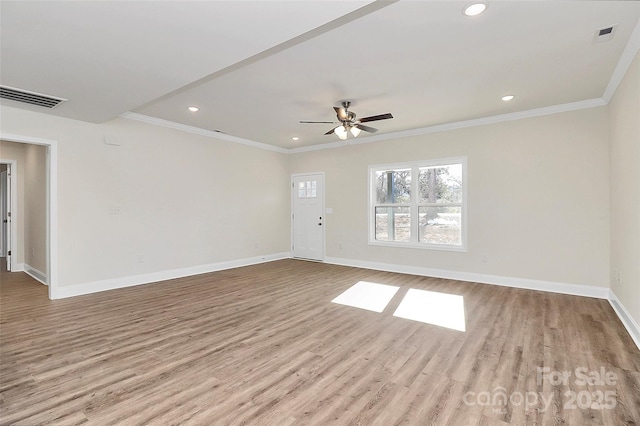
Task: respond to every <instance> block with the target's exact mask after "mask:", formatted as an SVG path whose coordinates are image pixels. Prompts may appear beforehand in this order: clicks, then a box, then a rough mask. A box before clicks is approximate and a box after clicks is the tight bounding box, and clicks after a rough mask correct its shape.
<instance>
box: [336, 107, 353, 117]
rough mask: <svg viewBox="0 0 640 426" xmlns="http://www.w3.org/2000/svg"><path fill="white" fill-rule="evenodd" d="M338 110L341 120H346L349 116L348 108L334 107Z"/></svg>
mask: <svg viewBox="0 0 640 426" xmlns="http://www.w3.org/2000/svg"><path fill="white" fill-rule="evenodd" d="M333 109H335V110H336V114H337V115H338V119H339V120H346V119H347V118H349V117H347V110H346V109H344V108H343V107H333Z"/></svg>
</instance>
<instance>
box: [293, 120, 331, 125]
mask: <svg viewBox="0 0 640 426" xmlns="http://www.w3.org/2000/svg"><path fill="white" fill-rule="evenodd" d="M300 123H302V124H314V123H321V124H335V121H303V120H301V121H300Z"/></svg>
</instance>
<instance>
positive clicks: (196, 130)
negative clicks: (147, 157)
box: [120, 112, 289, 154]
mask: <svg viewBox="0 0 640 426" xmlns="http://www.w3.org/2000/svg"><path fill="white" fill-rule="evenodd" d="M120 117H121V118H126V119H127V120H135V121H141V122H143V123H147V124H152V125H154V126H161V127H168V128H170V129H175V130H181V131H183V132H187V133H193V134H195V135H200V136H207V137H210V138H215V139H222V140H225V141H227V142H233V143H238V144H241V145H247V146H252V147H254V148H260V149H265V150H267V151H274V152H279V153H281V154H287V153H288V152H289V150H288V149H286V148H280V147H277V146H273V145H269V144H266V143H262V142H256V141H252V140H250V139H243V138H239V137H237V136H231V135H227V134H225V133H220V132H214V131H212V130H207V129H202V128H200V127H194V126H188V125H186V124H180V123H176V122H175V121H169V120H163V119H161V118H156V117H150V116H148V115H144V114H138V113H137V112H125V113H122V114H120Z"/></svg>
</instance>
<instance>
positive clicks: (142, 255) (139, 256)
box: [136, 254, 144, 263]
mask: <svg viewBox="0 0 640 426" xmlns="http://www.w3.org/2000/svg"><path fill="white" fill-rule="evenodd" d="M136 260H137V261H138V263H144V254H139V255H138V256H136Z"/></svg>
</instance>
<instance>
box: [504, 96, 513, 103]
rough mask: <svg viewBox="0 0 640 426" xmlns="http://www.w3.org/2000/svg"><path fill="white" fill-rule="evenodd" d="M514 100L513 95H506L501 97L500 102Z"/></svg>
mask: <svg viewBox="0 0 640 426" xmlns="http://www.w3.org/2000/svg"><path fill="white" fill-rule="evenodd" d="M513 98H515V96H513V95H506V96H503V97H502V100H503V101H505V102H509V101H510V100H511V99H513Z"/></svg>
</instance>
